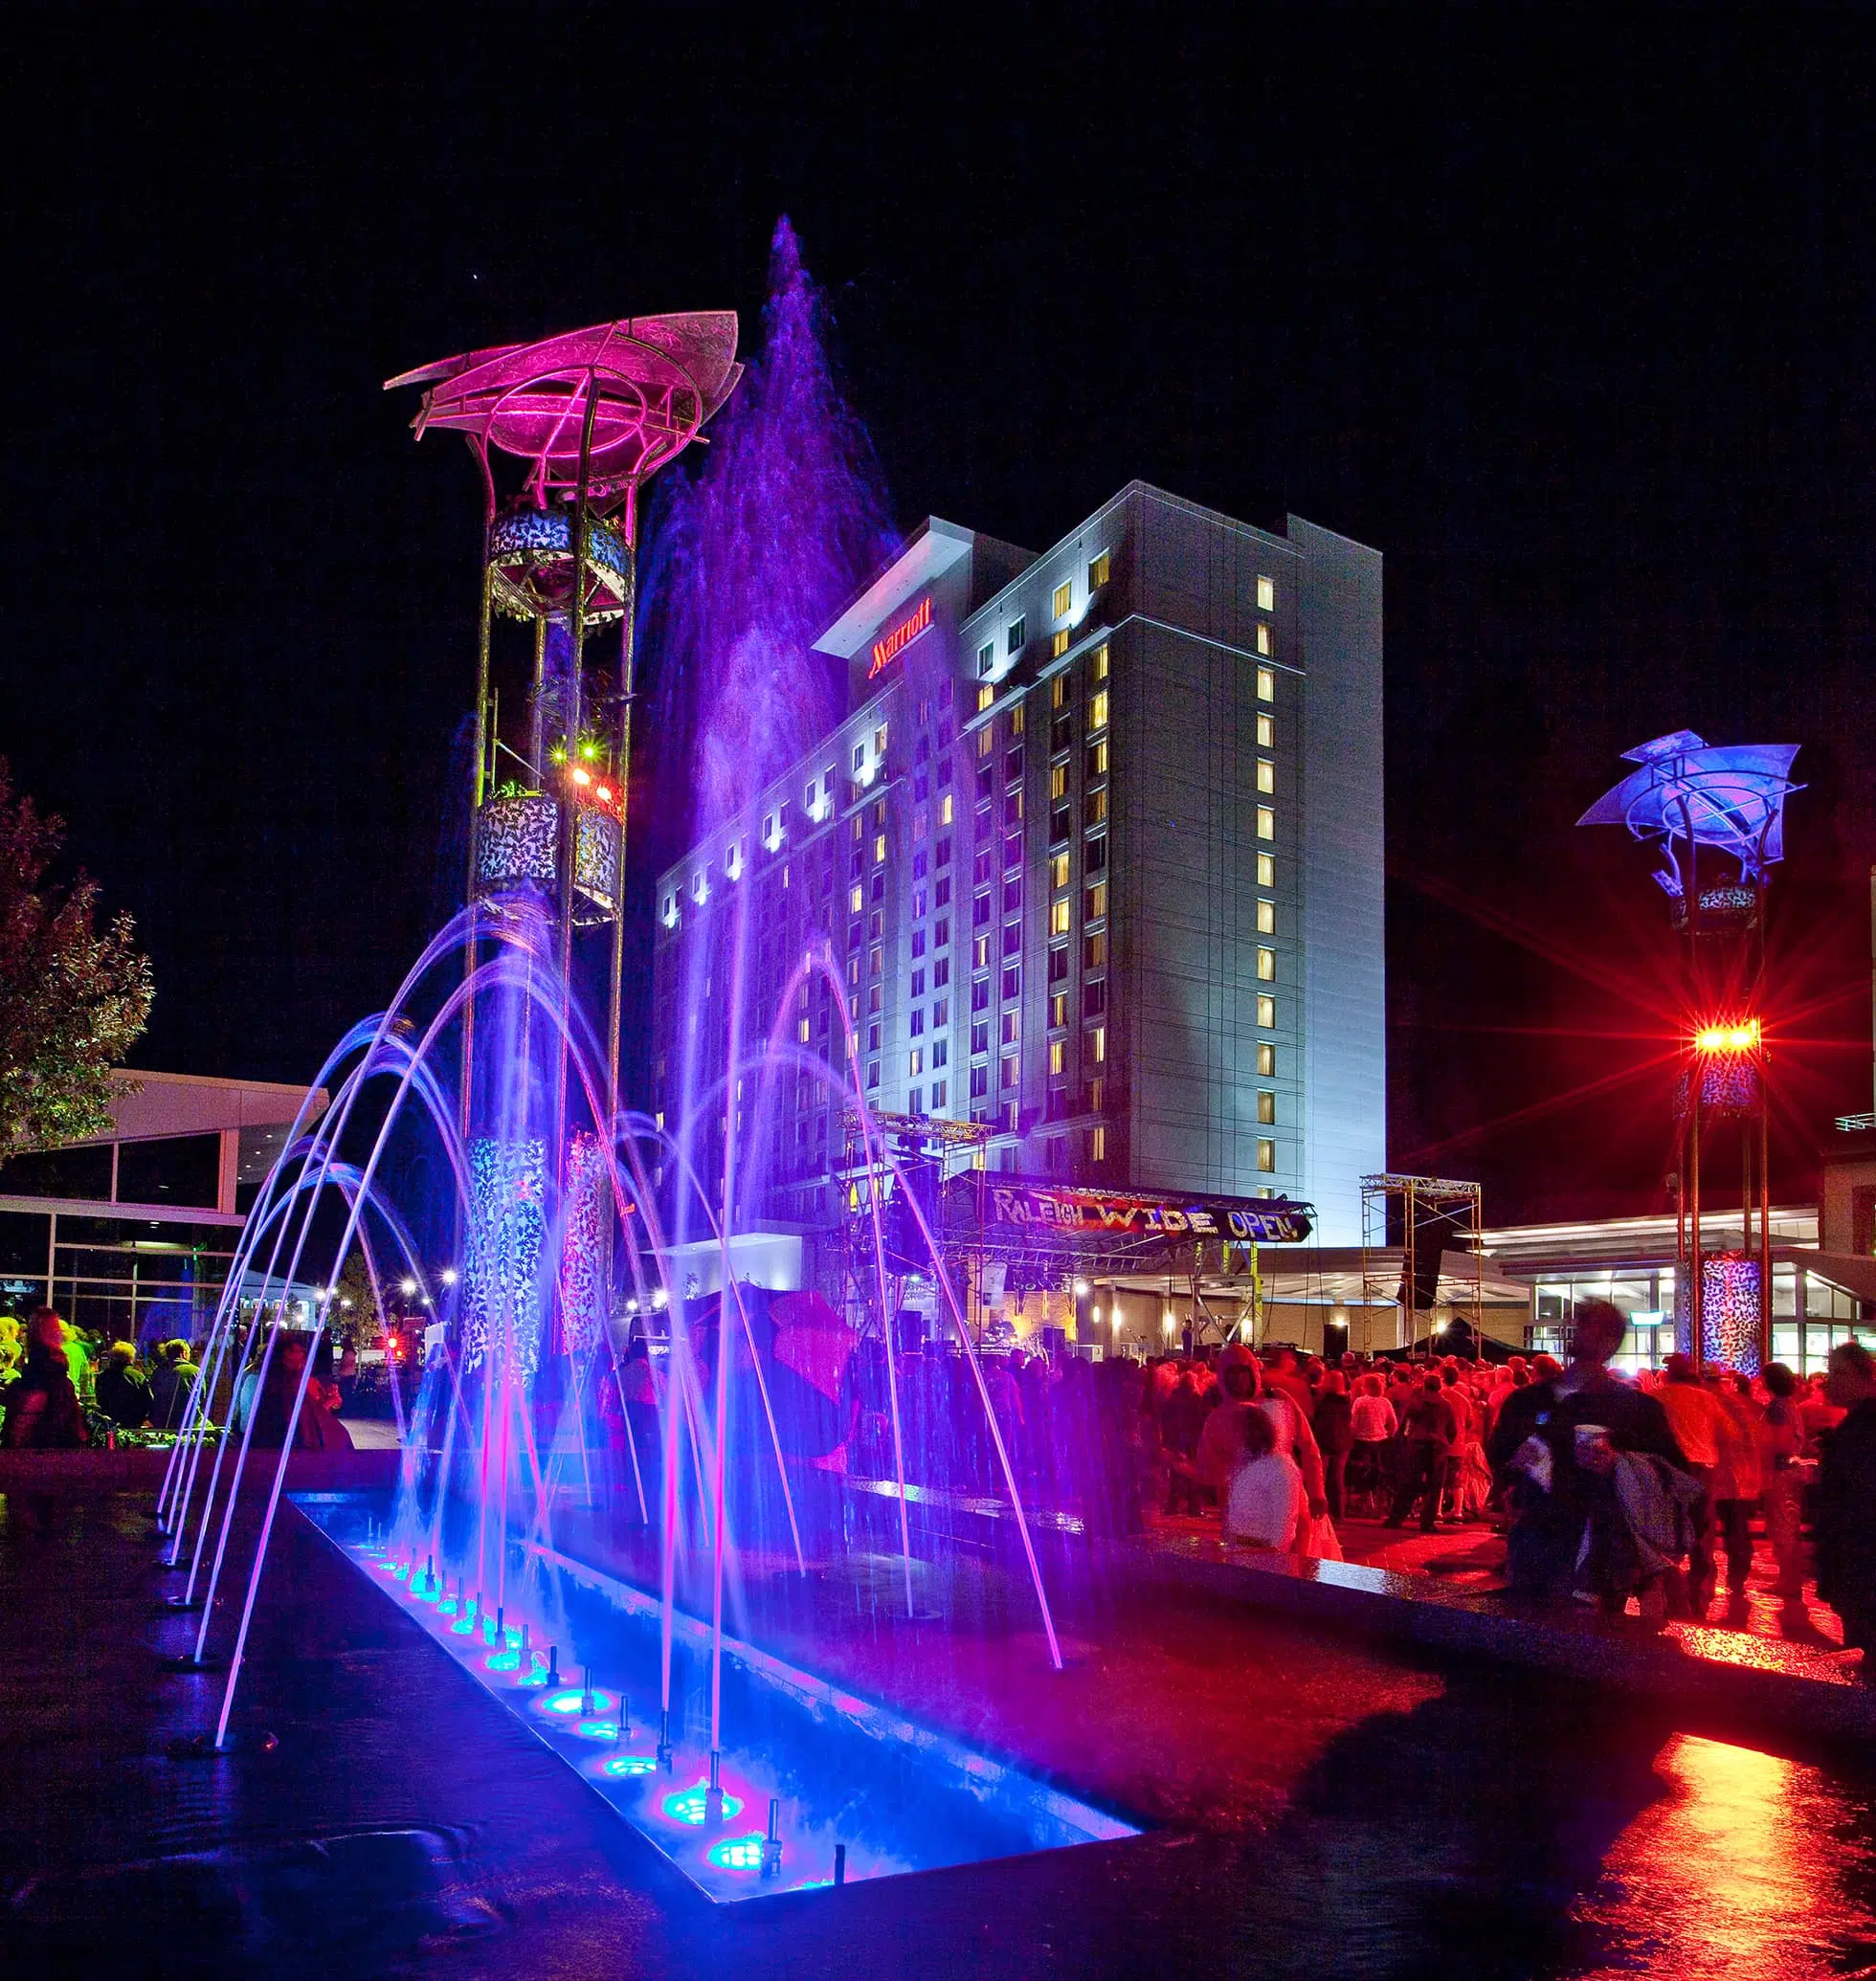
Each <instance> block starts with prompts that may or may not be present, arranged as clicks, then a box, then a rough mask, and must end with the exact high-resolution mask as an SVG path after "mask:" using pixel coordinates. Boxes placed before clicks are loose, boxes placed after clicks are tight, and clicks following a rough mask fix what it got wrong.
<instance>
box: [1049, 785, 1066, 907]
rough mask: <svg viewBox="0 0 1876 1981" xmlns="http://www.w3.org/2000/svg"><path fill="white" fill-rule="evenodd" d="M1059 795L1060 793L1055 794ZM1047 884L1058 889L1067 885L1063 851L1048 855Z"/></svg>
mask: <svg viewBox="0 0 1876 1981" xmlns="http://www.w3.org/2000/svg"><path fill="white" fill-rule="evenodd" d="M1055 795H1056V796H1057V797H1061V792H1060V791H1057V792H1056V794H1055ZM1049 885H1050V886H1051V887H1053V888H1056V889H1058V890H1060V889H1061V888H1064V887H1066V886H1067V885H1068V856H1067V855H1066V854H1065V853H1052V854H1050V855H1049Z"/></svg>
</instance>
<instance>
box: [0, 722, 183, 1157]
mask: <svg viewBox="0 0 1876 1981" xmlns="http://www.w3.org/2000/svg"><path fill="white" fill-rule="evenodd" d="M64 843H65V821H64V820H63V819H61V818H59V817H57V816H56V815H55V814H53V813H50V812H48V813H44V814H42V813H41V812H39V811H38V809H37V807H35V806H34V804H33V800H32V799H31V798H28V797H21V796H16V795H15V794H14V791H13V783H12V773H11V768H9V766H8V764H7V761H6V759H5V758H3V757H0V1159H4V1158H5V1157H7V1156H10V1155H17V1154H19V1153H21V1152H22V1151H24V1150H26V1149H33V1148H56V1147H58V1146H60V1145H62V1144H64V1143H69V1142H79V1141H83V1140H84V1139H85V1138H86V1137H88V1136H93V1135H103V1134H106V1133H108V1132H109V1130H110V1125H111V1100H112V1083H111V1071H112V1069H113V1068H114V1067H116V1066H120V1065H122V1064H123V1059H124V1057H125V1055H126V1054H127V1053H128V1052H129V1051H130V1048H131V1047H132V1046H133V1045H135V1044H136V1042H137V1040H138V1038H139V1037H140V1036H141V1035H142V1034H143V1030H144V1027H145V1023H147V1021H148V1018H149V1012H150V1004H151V1001H152V999H153V998H154V997H155V995H156V987H155V983H154V980H153V979H152V977H151V974H150V966H149V959H148V957H146V956H145V955H144V954H143V953H142V952H141V951H140V950H139V949H138V947H137V945H136V941H135V935H136V930H135V927H134V925H133V924H132V922H131V919H130V917H129V915H127V914H122V913H121V914H119V915H116V916H115V917H113V918H112V920H111V922H110V923H109V924H107V925H106V926H105V927H104V929H103V930H102V931H100V929H99V928H98V925H97V921H98V894H99V890H98V883H97V882H96V881H95V880H93V879H91V878H90V876H89V875H87V874H86V873H84V872H83V870H82V869H80V871H79V872H78V875H77V876H76V877H75V878H74V879H73V880H72V882H71V884H70V885H69V886H67V887H59V886H57V885H56V884H55V883H53V882H51V881H50V880H48V879H47V876H48V875H49V873H50V872H51V869H52V865H53V862H54V861H55V860H56V858H57V857H58V853H59V849H60V848H61V847H62V846H63V845H64Z"/></svg>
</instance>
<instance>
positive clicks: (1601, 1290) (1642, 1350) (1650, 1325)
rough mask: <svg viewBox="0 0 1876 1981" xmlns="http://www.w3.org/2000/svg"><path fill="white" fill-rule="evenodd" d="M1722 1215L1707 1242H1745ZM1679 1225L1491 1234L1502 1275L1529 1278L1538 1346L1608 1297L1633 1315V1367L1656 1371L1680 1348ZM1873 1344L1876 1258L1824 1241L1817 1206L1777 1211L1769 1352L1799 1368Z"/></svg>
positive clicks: (1550, 1348)
mask: <svg viewBox="0 0 1876 1981" xmlns="http://www.w3.org/2000/svg"><path fill="white" fill-rule="evenodd" d="M1740 1238H1741V1234H1740V1232H1739V1229H1738V1225H1737V1222H1736V1219H1735V1222H1734V1224H1733V1227H1732V1229H1731V1233H1730V1234H1729V1233H1728V1232H1727V1231H1726V1230H1725V1229H1724V1228H1722V1227H1721V1226H1720V1224H1719V1222H1718V1220H1717V1219H1716V1220H1715V1223H1714V1226H1713V1228H1712V1229H1711V1230H1710V1231H1709V1233H1708V1235H1707V1241H1706V1242H1707V1246H1708V1248H1709V1250H1713V1249H1730V1248H1734V1247H1737V1246H1738V1245H1739V1243H1740ZM1675 1249H1676V1247H1675V1225H1674V1219H1673V1218H1672V1217H1671V1216H1665V1217H1622V1218H1609V1219H1604V1220H1602V1221H1600V1222H1597V1223H1580V1224H1553V1225H1524V1226H1519V1227H1515V1228H1510V1229H1506V1230H1501V1231H1492V1232H1487V1233H1486V1234H1485V1250H1486V1251H1487V1253H1489V1254H1490V1256H1491V1258H1492V1261H1493V1264H1494V1265H1495V1267H1496V1268H1497V1269H1498V1270H1499V1271H1500V1272H1501V1273H1503V1274H1508V1275H1515V1276H1516V1277H1517V1278H1519V1279H1521V1280H1525V1281H1527V1282H1528V1283H1529V1285H1530V1289H1531V1294H1530V1332H1529V1343H1530V1347H1531V1348H1532V1350H1534V1351H1541V1352H1545V1353H1549V1354H1552V1355H1557V1356H1562V1355H1563V1354H1564V1353H1566V1352H1567V1349H1568V1347H1569V1341H1570V1316H1571V1310H1572V1308H1573V1307H1574V1306H1575V1304H1576V1303H1577V1302H1582V1301H1589V1300H1606V1301H1610V1302H1613V1303H1614V1304H1615V1305H1616V1306H1617V1307H1619V1309H1620V1310H1621V1311H1622V1312H1623V1313H1624V1314H1626V1315H1628V1317H1629V1323H1630V1324H1629V1331H1628V1333H1627V1335H1626V1336H1625V1337H1624V1339H1623V1341H1622V1346H1621V1349H1620V1352H1619V1354H1618V1356H1617V1358H1616V1365H1617V1367H1618V1368H1620V1369H1627V1370H1629V1371H1631V1372H1633V1371H1636V1370H1639V1369H1659V1368H1660V1367H1661V1365H1662V1364H1663V1363H1664V1361H1665V1360H1666V1359H1667V1357H1668V1356H1669V1355H1670V1354H1672V1353H1673V1350H1674V1299H1675V1286H1676V1271H1675V1264H1674V1259H1675ZM1846 1341H1860V1342H1864V1343H1865V1344H1866V1345H1868V1346H1869V1347H1876V1260H1871V1259H1866V1258H1862V1259H1860V1258H1847V1257H1844V1256H1842V1255H1839V1254H1837V1253H1826V1252H1823V1251H1821V1250H1820V1249H1819V1244H1818V1213H1817V1212H1816V1211H1814V1210H1809V1209H1798V1210H1784V1211H1778V1210H1775V1211H1774V1212H1773V1213H1772V1359H1773V1360H1774V1361H1775V1362H1782V1363H1784V1364H1785V1365H1786V1367H1787V1368H1789V1369H1795V1370H1797V1371H1798V1374H1800V1375H1809V1374H1813V1373H1815V1372H1816V1371H1818V1370H1820V1369H1822V1368H1823V1366H1824V1364H1825V1362H1826V1360H1827V1359H1828V1358H1829V1355H1830V1351H1831V1349H1832V1348H1834V1347H1837V1346H1838V1344H1839V1343H1841V1342H1846Z"/></svg>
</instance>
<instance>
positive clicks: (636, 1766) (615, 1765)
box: [599, 1754, 658, 1781]
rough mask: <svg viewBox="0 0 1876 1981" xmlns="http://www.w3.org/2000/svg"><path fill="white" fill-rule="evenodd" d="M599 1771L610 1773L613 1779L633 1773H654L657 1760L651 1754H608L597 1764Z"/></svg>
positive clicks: (656, 1769) (617, 1779)
mask: <svg viewBox="0 0 1876 1981" xmlns="http://www.w3.org/2000/svg"><path fill="white" fill-rule="evenodd" d="M599 1772H600V1773H601V1774H607V1775H611V1776H612V1777H613V1779H614V1781H619V1780H623V1779H626V1778H628V1777H630V1776H633V1775H639V1774H656V1773H657V1772H658V1760H657V1757H656V1756H655V1755H652V1754H609V1755H608V1756H607V1757H606V1759H605V1760H603V1761H602V1762H601V1763H600V1764H599Z"/></svg>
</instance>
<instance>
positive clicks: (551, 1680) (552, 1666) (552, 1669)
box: [547, 1644, 560, 1692]
mask: <svg viewBox="0 0 1876 1981" xmlns="http://www.w3.org/2000/svg"><path fill="white" fill-rule="evenodd" d="M559 1683H560V1646H559V1645H558V1644H549V1645H548V1646H547V1690H548V1691H549V1692H551V1691H553V1690H554V1689H555V1688H556V1687H557V1686H558V1685H559Z"/></svg>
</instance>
